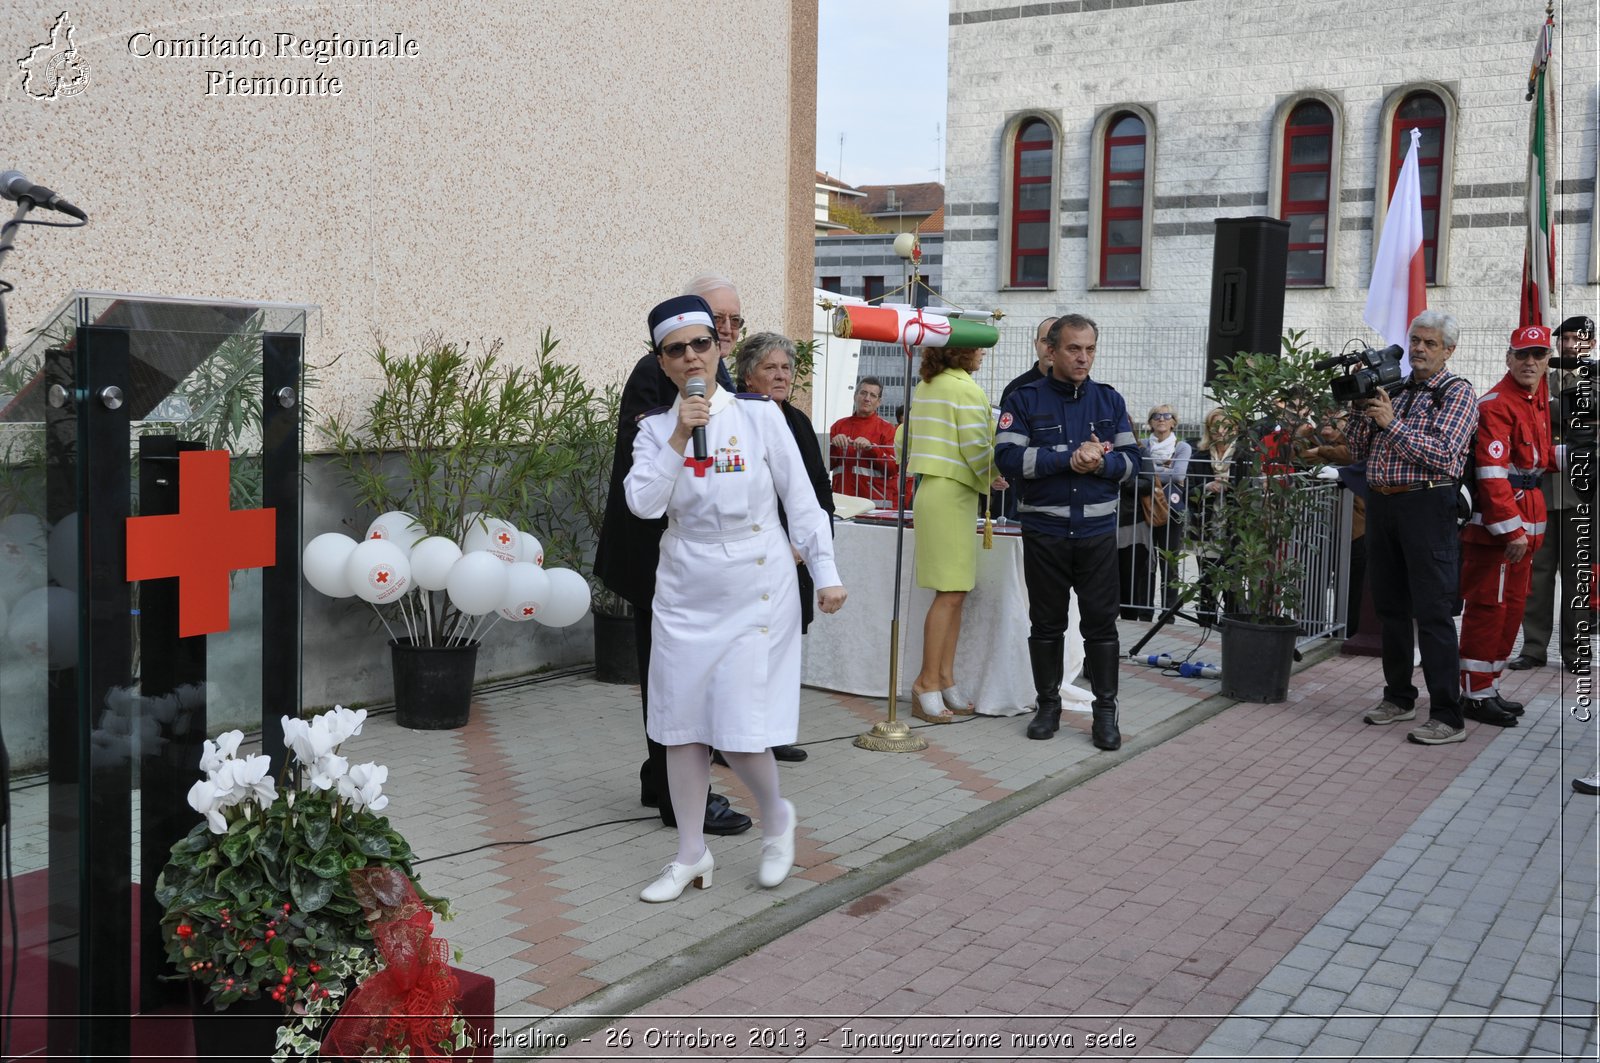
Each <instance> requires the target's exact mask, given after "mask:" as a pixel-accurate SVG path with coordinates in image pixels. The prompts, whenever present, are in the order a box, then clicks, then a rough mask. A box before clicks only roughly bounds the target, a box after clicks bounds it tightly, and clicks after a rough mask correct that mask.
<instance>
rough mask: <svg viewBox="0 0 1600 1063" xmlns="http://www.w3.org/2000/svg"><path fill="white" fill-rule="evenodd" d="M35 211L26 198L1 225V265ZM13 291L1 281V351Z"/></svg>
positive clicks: (4, 341)
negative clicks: (9, 295)
mask: <svg viewBox="0 0 1600 1063" xmlns="http://www.w3.org/2000/svg"><path fill="white" fill-rule="evenodd" d="M32 209H33V200H31V199H28V198H27V197H26V196H24V197H23V198H21V199H19V200H17V210H16V213H15V214H13V215H11V220H10V221H8V222H6V223H5V224H4V225H0V265H4V263H5V260H6V255H8V254H10V253H11V249H12V248H13V247H15V246H16V245H17V233H19V232H21V231H22V219H23V218H26V217H27V216H28V212H29V211H30V210H32ZM10 290H11V285H9V284H7V283H6V282H5V281H0V350H4V349H5V346H6V306H5V294H6V292H9V291H10Z"/></svg>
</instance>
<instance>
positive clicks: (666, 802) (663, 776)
mask: <svg viewBox="0 0 1600 1063" xmlns="http://www.w3.org/2000/svg"><path fill="white" fill-rule="evenodd" d="M650 616H651V614H650V610H649V609H647V608H645V607H643V606H637V605H636V606H634V608H633V647H634V650H635V651H636V652H637V654H638V657H639V708H640V709H641V710H642V711H643V712H644V722H645V726H646V727H649V725H650ZM644 740H645V744H646V745H647V746H648V747H649V749H650V752H649V756H648V757H647V758H646V760H645V762H644V767H643V768H642V769H641V770H640V773H639V788H640V789H641V790H643V791H645V792H646V793H651V794H654V795H655V797H656V800H657V801H658V802H660V806H659V807H660V809H661V818H662V819H663V820H665V819H666V818H667V817H668V815H669V810H670V809H671V808H672V799H671V797H670V796H668V792H667V747H666V746H664V745H662V744H661V743H660V742H657V741H656V740H655V739H653V738H651V737H650V736H649V733H648V732H647V733H646V734H645V739H644Z"/></svg>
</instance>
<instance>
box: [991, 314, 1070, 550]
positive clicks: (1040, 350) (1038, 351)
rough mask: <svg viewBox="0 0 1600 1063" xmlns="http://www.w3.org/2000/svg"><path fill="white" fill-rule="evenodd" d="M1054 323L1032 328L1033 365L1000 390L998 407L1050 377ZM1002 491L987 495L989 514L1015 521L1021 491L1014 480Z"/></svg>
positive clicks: (1045, 320) (1049, 321) (1051, 321)
mask: <svg viewBox="0 0 1600 1063" xmlns="http://www.w3.org/2000/svg"><path fill="white" fill-rule="evenodd" d="M1055 323H1056V319H1055V318H1054V317H1047V318H1045V319H1044V320H1043V321H1041V322H1039V323H1038V324H1037V325H1035V326H1034V329H1033V357H1034V363H1033V364H1032V365H1030V366H1029V367H1028V368H1026V369H1024V370H1023V371H1022V372H1021V373H1020V374H1018V375H1017V378H1016V379H1015V380H1013V381H1011V383H1009V384H1007V385H1006V386H1005V387H1003V388H1001V389H1000V405H1001V406H1004V405H1005V404H1006V400H1007V399H1009V398H1010V397H1011V393H1012V392H1013V391H1015V390H1017V389H1018V388H1020V387H1024V386H1025V385H1028V384H1032V383H1034V382H1035V381H1039V380H1043V379H1044V378H1045V377H1047V376H1049V375H1050V343H1049V337H1050V326H1051V325H1054V324H1055ZM1011 485H1012V486H1010V487H1008V488H1006V489H1005V490H1004V491H991V492H990V493H989V512H990V513H998V514H999V515H1000V516H1002V517H1004V518H1005V519H1006V520H1010V521H1014V520H1016V519H1017V494H1018V493H1019V492H1020V490H1021V485H1019V484H1018V483H1017V482H1016V481H1015V480H1012V481H1011Z"/></svg>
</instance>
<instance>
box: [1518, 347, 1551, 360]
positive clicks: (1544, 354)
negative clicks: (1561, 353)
mask: <svg viewBox="0 0 1600 1063" xmlns="http://www.w3.org/2000/svg"><path fill="white" fill-rule="evenodd" d="M1511 357H1513V358H1515V359H1516V360H1517V361H1519V362H1520V361H1523V360H1524V359H1527V358H1532V359H1534V360H1535V361H1537V360H1538V359H1540V358H1548V357H1550V348H1548V347H1519V348H1517V349H1516V350H1514V351H1512V352H1511Z"/></svg>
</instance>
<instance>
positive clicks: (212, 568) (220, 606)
mask: <svg viewBox="0 0 1600 1063" xmlns="http://www.w3.org/2000/svg"><path fill="white" fill-rule="evenodd" d="M228 457H229V455H228V452H227V451H226V450H187V451H184V452H183V453H181V454H179V455H178V512H176V513H171V514H167V515H165V516H159V517H129V518H128V581H129V582H130V583H131V582H133V581H135V580H142V579H167V578H170V577H173V576H176V577H177V579H178V634H179V636H181V637H183V638H187V637H189V636H191V635H207V634H210V633H212V632H215V631H226V630H228V573H230V572H232V571H234V570H236V569H246V568H267V567H269V566H271V565H273V564H276V563H277V552H276V541H275V539H274V536H273V530H274V529H273V521H274V511H273V510H270V509H229V508H228Z"/></svg>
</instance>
